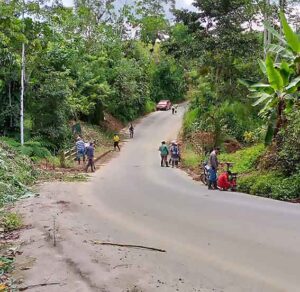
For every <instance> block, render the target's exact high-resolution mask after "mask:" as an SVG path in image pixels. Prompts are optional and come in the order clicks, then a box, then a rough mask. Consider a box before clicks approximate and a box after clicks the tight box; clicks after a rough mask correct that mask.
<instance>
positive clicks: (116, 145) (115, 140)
mask: <svg viewBox="0 0 300 292" xmlns="http://www.w3.org/2000/svg"><path fill="white" fill-rule="evenodd" d="M119 142H120V137H119V135H118V134H115V135H114V150H115V151H116V150H117V148H118V149H119V151H121V149H120V146H119Z"/></svg>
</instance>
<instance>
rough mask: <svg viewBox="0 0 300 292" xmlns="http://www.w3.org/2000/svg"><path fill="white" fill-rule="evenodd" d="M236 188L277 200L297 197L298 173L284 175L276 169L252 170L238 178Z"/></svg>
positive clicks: (298, 188)
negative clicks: (290, 175)
mask: <svg viewBox="0 0 300 292" xmlns="http://www.w3.org/2000/svg"><path fill="white" fill-rule="evenodd" d="M238 190H239V191H241V192H245V193H249V194H252V195H257V196H263V197H270V198H273V199H277V200H291V199H297V198H299V197H300V174H299V173H298V174H295V175H294V176H292V177H285V176H284V175H283V174H282V173H280V172H276V171H272V172H268V173H266V172H259V171H254V172H252V173H249V174H247V175H245V176H242V177H240V178H239V180H238Z"/></svg>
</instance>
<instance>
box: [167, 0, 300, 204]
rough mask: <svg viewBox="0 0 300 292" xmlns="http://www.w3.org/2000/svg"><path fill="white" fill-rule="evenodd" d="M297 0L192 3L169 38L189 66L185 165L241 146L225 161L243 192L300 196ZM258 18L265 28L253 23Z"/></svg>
mask: <svg viewBox="0 0 300 292" xmlns="http://www.w3.org/2000/svg"><path fill="white" fill-rule="evenodd" d="M254 2H255V3H256V4H257V5H254ZM292 2H294V1H283V2H282V1H281V3H280V6H281V7H279V6H278V5H277V4H276V3H273V4H271V5H267V2H266V1H200V0H199V1H194V6H195V8H196V9H197V11H196V12H188V11H177V12H176V16H177V20H178V21H179V24H177V25H176V26H175V28H174V36H173V37H172V38H171V39H172V40H173V42H171V44H167V47H168V49H169V52H170V53H171V54H173V55H174V56H176V58H178V59H179V60H180V61H181V62H182V63H183V64H184V66H188V68H189V82H190V91H189V96H190V98H191V101H192V102H191V107H190V110H189V111H188V113H187V114H186V116H185V120H184V138H185V140H186V141H187V146H185V151H184V153H183V157H184V158H185V161H184V163H185V164H186V165H187V166H188V167H190V168H195V167H196V165H197V164H198V163H199V162H200V161H201V159H205V156H206V155H207V153H208V152H209V151H210V150H211V148H212V147H214V146H221V148H222V152H223V153H224V152H225V153H226V152H229V153H230V152H235V151H236V150H238V149H241V148H244V150H240V151H237V152H235V153H233V154H223V155H221V157H220V159H221V160H222V161H230V162H234V163H235V170H236V171H237V172H239V175H240V180H239V188H240V190H241V191H245V192H249V193H251V194H256V195H264V196H270V197H273V198H277V199H294V198H298V197H299V195H300V190H299V178H300V172H299V170H300V163H299V153H300V152H299V150H300V148H299V126H300V124H299V118H300V108H299V105H300V103H299V97H300V93H299V87H300V77H299V75H300V62H299V54H300V37H299V34H297V32H293V30H292V28H291V26H290V25H289V24H288V21H290V22H292V23H293V24H294V27H298V28H299V19H296V20H295V18H294V17H293V11H294V12H295V11H296V8H297V6H294V5H295V4H294V3H292ZM280 9H281V10H282V11H285V13H283V12H281V13H279V11H280ZM291 12H292V13H291ZM285 15H287V17H285ZM261 16H263V17H264V20H265V23H264V25H265V31H264V32H260V31H259V30H257V29H256V28H257V27H259V26H260V27H263V24H262V23H261V22H260V21H259V20H258V19H259V17H261ZM199 19H200V20H201V21H199ZM287 19H288V21H287ZM257 20H258V21H257ZM279 23H280V25H278V24H279ZM255 27H256V28H255ZM179 31H180V34H179V33H178V32H179ZM178 35H179V36H180V37H179V38H180V40H178V39H176V37H177V36H178ZM182 36H183V37H182ZM183 40H184V41H183ZM260 80H262V81H260ZM253 145H254V146H253Z"/></svg>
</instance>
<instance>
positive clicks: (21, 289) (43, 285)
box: [19, 283, 60, 291]
mask: <svg viewBox="0 0 300 292" xmlns="http://www.w3.org/2000/svg"><path fill="white" fill-rule="evenodd" d="M53 285H60V283H42V284H35V285H29V286H26V287H21V288H19V291H25V290H28V289H31V288H36V287H45V286H53Z"/></svg>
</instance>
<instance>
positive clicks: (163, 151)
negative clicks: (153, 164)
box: [158, 141, 169, 167]
mask: <svg viewBox="0 0 300 292" xmlns="http://www.w3.org/2000/svg"><path fill="white" fill-rule="evenodd" d="M158 151H159V152H160V157H161V160H160V166H161V167H164V164H165V165H166V167H169V164H168V155H169V149H168V146H167V145H166V142H165V141H162V142H161V146H160V147H159V149H158Z"/></svg>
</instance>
